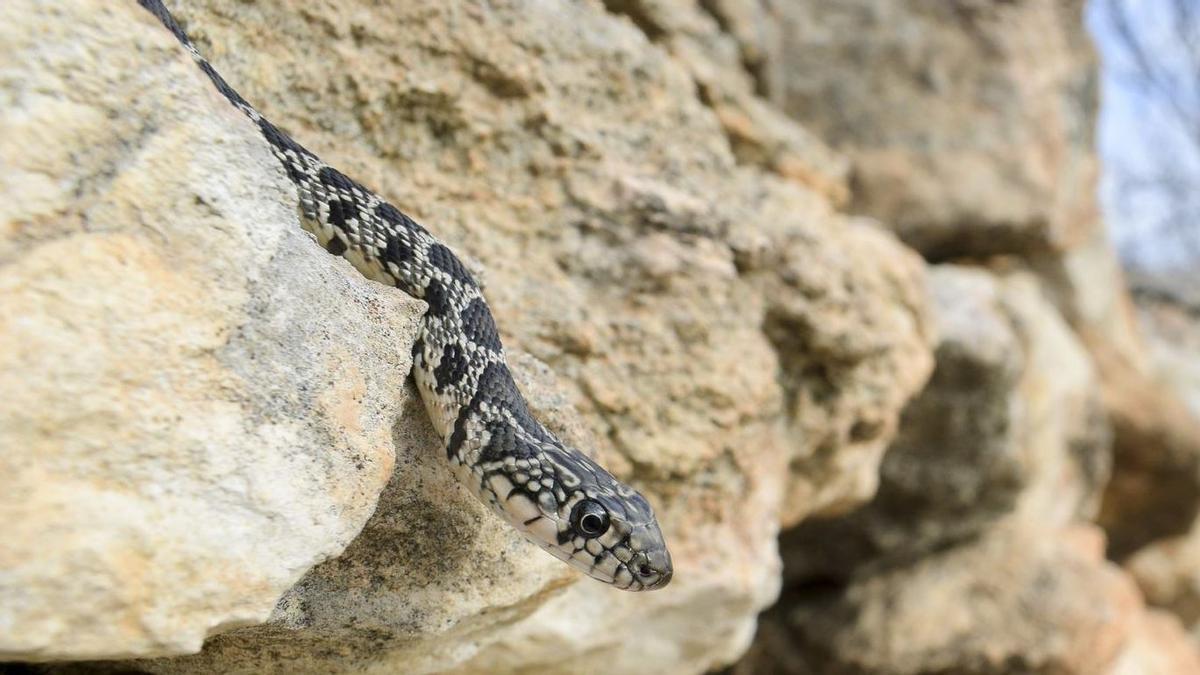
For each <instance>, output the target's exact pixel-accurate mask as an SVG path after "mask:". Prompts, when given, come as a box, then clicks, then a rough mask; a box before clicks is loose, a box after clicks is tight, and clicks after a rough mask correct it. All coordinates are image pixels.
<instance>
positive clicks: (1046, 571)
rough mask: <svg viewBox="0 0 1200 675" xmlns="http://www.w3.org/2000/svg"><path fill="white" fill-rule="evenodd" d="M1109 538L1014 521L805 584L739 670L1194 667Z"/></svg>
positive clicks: (1197, 660)
mask: <svg viewBox="0 0 1200 675" xmlns="http://www.w3.org/2000/svg"><path fill="white" fill-rule="evenodd" d="M1030 527H1031V528H1032V529H1029V528H1030ZM1103 548H1104V543H1103V535H1101V534H1100V532H1099V531H1098V530H1096V529H1095V528H1092V527H1089V526H1074V527H1070V528H1067V529H1065V530H1054V529H1039V528H1038V527H1037V526H1036V525H1032V524H1030V525H1021V524H1019V523H1017V522H1005V523H1002V524H1000V525H999V526H997V527H995V528H992V529H991V530H990V531H989V532H988V533H987V534H986V535H985V536H984V537H982V538H980V539H979V540H977V541H974V542H972V543H970V544H967V545H965V546H959V547H954V548H951V549H949V550H947V551H943V552H937V553H933V554H931V555H928V556H926V557H923V558H921V559H920V560H919V561H917V562H915V563H914V564H912V565H911V566H901V567H897V568H893V569H888V570H885V571H882V572H879V573H877V574H871V575H863V576H861V577H859V578H857V579H855V580H854V581H853V582H851V583H850V584H849V585H848V586H847V587H846V588H844V589H839V590H838V592H833V593H831V592H828V591H823V590H822V587H820V586H811V587H800V588H797V589H795V590H794V591H792V592H790V593H789V596H788V598H789V600H790V602H789V603H787V606H790V607H791V609H790V610H788V611H786V612H785V613H783V614H782V616H780V617H779V618H778V619H777V620H773V621H769V622H768V624H767V625H768V626H770V629H769V631H768V632H766V635H767V636H768V637H767V638H766V639H765V640H760V642H759V644H758V645H757V646H756V648H755V649H754V650H752V651H751V653H750V655H749V656H748V657H747V659H746V661H744V662H743V663H742V664H739V666H738V669H737V670H736V671H735V672H739V673H741V672H745V673H759V672H778V673H829V674H831V675H833V674H840V673H878V674H880V675H886V674H891V673H904V674H906V675H910V674H911V675H915V674H918V673H928V674H933V673H946V672H954V673H964V674H971V675H976V674H979V675H982V674H985V673H986V674H993V673H994V674H996V675H1000V674H1003V673H1044V674H1046V675H1051V674H1053V675H1063V674H1078V675H1091V674H1095V673H1114V674H1115V673H1129V672H1139V673H1162V674H1163V675H1166V674H1169V673H1188V672H1196V668H1198V667H1200V657H1198V656H1197V655H1196V653H1195V651H1194V650H1192V649H1190V648H1188V646H1187V645H1186V643H1185V642H1184V641H1183V640H1181V638H1182V631H1181V630H1180V628H1179V624H1178V622H1177V621H1176V620H1175V619H1174V618H1172V617H1168V616H1165V615H1162V614H1159V613H1155V612H1147V611H1146V610H1145V608H1144V607H1143V606H1142V604H1141V598H1140V596H1139V595H1138V593H1137V589H1136V587H1135V586H1134V585H1133V583H1132V581H1131V580H1130V579H1129V578H1128V577H1127V576H1125V575H1123V574H1122V573H1121V572H1120V569H1119V568H1117V567H1116V566H1114V565H1112V564H1111V563H1107V562H1105V561H1104V560H1103Z"/></svg>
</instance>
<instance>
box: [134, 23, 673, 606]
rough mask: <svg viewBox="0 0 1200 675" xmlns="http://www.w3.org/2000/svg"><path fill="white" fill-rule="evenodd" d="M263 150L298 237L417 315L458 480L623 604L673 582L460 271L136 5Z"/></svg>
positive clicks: (421, 361) (653, 527)
mask: <svg viewBox="0 0 1200 675" xmlns="http://www.w3.org/2000/svg"><path fill="white" fill-rule="evenodd" d="M139 3H140V4H141V6H142V7H144V8H145V9H147V10H149V11H150V13H151V14H153V15H154V16H155V17H157V18H158V20H159V21H160V22H162V24H163V25H164V26H165V27H166V28H167V29H168V30H170V31H171V33H172V34H174V36H175V37H176V38H177V39H178V40H179V42H180V43H181V44H182V45H183V47H184V48H185V49H186V50H187V51H188V53H189V54H190V55H191V57H192V59H193V60H194V61H195V62H196V64H197V65H198V66H199V67H200V69H201V70H202V71H204V74H205V75H207V76H208V79H209V80H211V81H212V84H213V85H214V86H215V87H216V89H217V91H218V92H219V93H220V94H221V95H222V96H223V97H224V98H225V99H227V100H228V101H229V102H230V103H231V104H233V105H234V106H235V107H236V108H237V109H238V110H240V111H241V112H242V113H244V114H245V116H246V117H247V118H248V119H249V120H250V122H251V123H253V124H254V125H255V127H256V128H257V129H258V131H259V132H260V133H261V134H262V136H263V138H264V139H266V141H267V143H268V145H269V146H270V148H271V152H272V154H274V156H275V158H276V159H277V160H279V163H280V165H282V168H283V172H284V173H285V174H286V175H287V178H288V179H289V180H290V181H291V182H292V183H293V184H294V185H295V186H296V192H297V194H298V196H299V203H298V205H297V206H298V209H299V211H300V215H301V221H302V222H303V224H304V227H305V229H307V230H308V231H309V232H311V233H313V234H314V235H315V236H316V237H317V240H318V241H319V242H320V243H321V244H322V245H323V246H324V247H325V248H326V250H328V251H329V252H330V253H333V254H335V255H341V256H343V257H345V258H346V259H347V260H349V261H350V263H351V264H353V265H354V266H355V267H356V268H357V269H358V270H359V271H360V272H362V273H363V274H364V275H366V276H367V277H369V278H372V279H375V280H377V281H381V282H383V283H387V284H389V285H393V286H395V287H397V288H399V289H400V290H402V291H404V292H405V293H407V294H409V295H411V296H413V297H416V298H420V299H422V300H424V301H425V303H426V304H427V305H428V310H427V311H426V313H425V316H424V319H423V321H422V326H421V331H420V334H419V337H418V339H417V341H416V344H415V345H414V346H413V374H414V377H415V379H416V383H417V388H418V390H419V391H420V393H421V398H422V399H423V401H424V403H425V409H426V411H428V413H429V417H430V419H431V420H432V422H433V426H434V428H435V429H436V430H437V431H438V433H439V434H440V435H441V437H442V439H443V441H444V444H445V451H446V458H447V460H448V461H449V463H450V465H451V467H452V468H453V471H454V473H455V475H456V476H457V477H458V479H459V480H460V481H461V482H462V483H463V484H464V485H465V486H466V487H467V488H468V489H469V490H470V491H471V493H472V494H474V495H475V496H476V497H478V498H479V499H480V500H481V501H482V502H483V503H484V504H486V505H487V506H488V507H490V509H491V510H492V511H493V512H494V513H496V514H497V515H498V516H500V518H502V519H503V520H505V521H507V522H508V523H509V524H510V525H512V526H513V527H514V528H516V530H517V531H519V532H520V533H521V534H522V535H524V536H525V538H527V539H529V540H530V541H532V542H533V543H535V544H537V545H538V546H540V547H542V548H543V549H545V550H546V551H548V552H549V553H550V554H551V555H553V556H555V557H556V558H559V559H560V560H563V561H564V562H566V563H568V564H569V565H571V566H572V567H574V568H576V569H578V570H580V571H582V572H584V573H585V574H587V575H589V576H591V577H592V578H594V579H598V580H600V581H603V582H606V583H609V584H612V585H613V586H615V587H617V588H620V589H625V590H632V591H640V590H649V589H656V588H662V587H663V586H665V585H667V583H668V582H669V581H670V580H671V573H672V567H671V556H670V554H669V553H668V551H667V547H666V543H665V542H664V540H663V536H662V532H661V530H660V529H659V526H658V522H657V520H656V519H655V517H654V512H653V510H652V509H651V508H650V504H649V503H648V502H647V501H646V499H645V498H644V497H642V495H640V494H638V493H637V492H636V491H635V490H634V489H633V488H631V487H629V486H628V485H625V484H624V483H622V482H620V481H619V480H617V479H616V478H614V477H613V476H612V475H611V474H610V473H608V471H606V470H605V469H604V468H603V467H601V466H600V465H599V464H597V463H596V462H594V461H592V460H591V459H590V458H588V457H587V456H586V455H583V454H582V453H580V452H579V451H578V450H575V449H573V448H571V447H569V446H567V445H565V444H564V443H563V442H561V441H560V440H559V439H558V438H556V437H555V436H554V434H552V433H551V432H550V431H549V430H547V429H546V428H545V427H544V426H543V425H542V424H541V423H540V422H538V421H537V420H536V419H535V418H534V416H533V415H532V414H531V413H530V411H529V406H528V404H527V403H526V401H525V398H524V397H523V396H522V395H521V393H520V391H519V390H518V389H517V385H516V383H515V382H514V381H513V377H512V374H511V372H510V371H509V368H508V365H507V363H506V361H505V356H504V348H503V347H502V346H501V344H500V338H499V335H498V333H497V329H496V323H495V321H494V319H493V318H492V312H491V310H490V309H489V308H488V304H487V301H486V300H485V299H484V297H483V293H482V292H481V290H480V288H479V285H478V284H477V283H476V282H475V280H474V279H473V278H472V277H471V275H470V274H469V273H468V272H467V270H466V268H465V267H464V266H463V264H462V262H461V261H460V260H459V259H458V257H457V256H456V255H454V253H453V252H452V251H451V250H450V249H449V248H448V247H447V246H446V245H445V244H443V243H441V242H439V241H438V240H437V239H435V238H434V237H433V236H432V235H431V234H429V232H428V231H426V230H425V228H423V227H422V226H421V225H419V224H417V223H416V222H415V221H414V220H413V219H412V218H409V217H408V216H406V215H405V214H403V213H401V212H400V210H399V209H397V208H396V207H394V206H392V205H391V204H389V203H388V202H387V201H385V200H384V199H382V198H381V197H379V196H378V195H377V194H375V193H374V192H372V191H371V190H369V189H367V188H366V187H364V186H362V185H361V184H359V183H358V182H356V181H354V180H353V179H351V178H349V177H347V176H346V175H345V174H343V173H341V172H339V171H338V170H337V169H334V168H333V167H331V166H329V165H328V164H326V163H324V162H323V161H321V160H320V159H319V158H318V157H317V156H316V155H314V154H313V153H311V152H309V151H308V150H306V149H305V148H304V147H303V146H301V145H300V144H299V143H297V142H296V141H294V140H292V138H291V137H289V136H288V135H287V134H285V133H283V132H282V131H280V129H279V128H278V127H276V126H275V125H274V124H271V122H269V121H268V120H267V119H266V118H265V117H263V116H262V115H261V114H260V113H259V112H258V111H257V110H255V109H254V108H253V107H252V106H251V105H250V104H249V103H247V102H246V100H245V99H243V98H242V97H241V96H240V95H239V94H238V93H237V92H236V91H234V90H233V88H231V87H230V86H229V85H228V84H227V83H226V82H225V80H224V79H223V78H222V77H221V76H220V75H219V74H218V73H217V72H216V70H214V69H213V67H212V65H211V64H209V62H208V61H207V60H205V59H204V58H203V57H202V56H201V55H200V53H199V52H198V51H197V50H196V47H195V46H194V45H193V44H192V42H191V40H190V39H189V38H188V36H187V34H186V33H185V32H184V31H183V29H182V28H180V26H179V24H178V23H177V22H176V21H175V19H174V17H172V16H171V13H170V12H168V11H167V9H166V7H164V6H163V4H162V2H160V1H159V0H139Z"/></svg>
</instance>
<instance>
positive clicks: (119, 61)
mask: <svg viewBox="0 0 1200 675" xmlns="http://www.w3.org/2000/svg"><path fill="white" fill-rule="evenodd" d="M131 4H132V3H131ZM144 14H145V12H143V11H141V10H139V9H138V8H137V7H136V5H132V6H124V5H121V6H109V3H100V2H95V3H88V2H75V3H71V4H70V5H63V6H61V7H59V8H56V9H55V10H54V11H46V8H45V7H44V6H43V7H40V8H39V6H38V3H33V2H15V3H5V4H4V5H3V7H0V45H3V48H2V49H0V72H3V73H4V75H3V80H4V86H3V88H2V89H0V101H3V105H2V106H0V130H2V131H0V165H3V166H4V171H3V177H2V178H0V181H2V186H0V192H2V193H3V194H4V198H3V199H0V392H3V398H2V400H0V523H3V525H2V526H0V527H2V530H0V533H2V535H3V536H0V658H4V659H14V658H19V659H55V658H83V657H122V656H146V655H154V654H165V653H181V652H190V651H196V650H198V649H199V648H200V645H201V642H202V640H203V639H204V638H205V637H206V636H207V635H209V634H211V633H212V632H215V631H220V630H227V629H229V628H232V627H235V626H239V625H245V624H251V623H258V622H261V621H264V620H265V619H266V618H267V617H268V615H269V614H270V613H271V611H272V609H273V608H274V607H275V604H276V601H277V600H278V599H279V596H280V595H281V594H282V593H283V592H284V591H285V590H287V589H288V588H289V587H290V586H291V585H292V584H294V583H295V582H296V581H297V580H298V579H299V578H300V576H301V575H302V574H304V572H306V571H307V570H308V569H309V568H310V567H312V566H313V565H314V564H316V563H318V562H320V561H322V560H325V559H327V558H329V557H331V556H334V555H337V554H338V553H340V552H341V551H342V550H343V549H344V548H345V546H346V545H347V544H348V543H349V542H350V541H351V540H352V539H353V538H354V537H355V536H356V535H357V534H358V533H359V530H360V529H361V528H362V526H363V524H364V523H365V522H366V520H367V518H368V517H369V516H370V515H371V513H372V511H373V510H374V509H375V505H376V500H377V498H378V496H379V494H380V491H381V490H382V489H383V487H384V486H385V484H387V482H388V479H389V477H390V476H391V475H392V473H393V465H394V463H395V448H396V444H394V442H393V435H392V424H393V422H394V420H395V419H396V417H397V415H398V414H399V413H400V411H401V410H402V409H404V408H406V407H408V406H410V405H411V400H412V393H411V391H410V390H408V389H406V388H405V386H404V382H405V377H406V374H407V373H408V370H409V367H410V357H409V348H408V347H409V345H410V344H411V343H412V341H413V340H414V339H415V336H416V330H417V326H418V321H419V317H420V315H421V314H422V313H423V311H424V307H423V304H422V303H420V302H417V301H413V300H411V299H409V298H406V297H403V296H401V295H399V294H396V293H394V292H389V291H388V290H387V289H383V288H381V287H379V286H377V285H373V284H370V283H367V282H366V281H365V280H363V279H362V278H361V276H360V275H358V274H356V273H355V272H354V271H353V270H351V269H350V267H349V266H348V265H347V264H344V263H342V262H340V261H337V260H335V259H334V258H332V257H331V256H329V255H327V254H325V253H324V252H323V251H321V250H320V249H319V248H317V247H316V246H315V244H314V243H313V242H312V241H311V240H310V239H309V238H308V237H307V236H306V235H304V234H303V233H302V232H301V231H300V229H299V222H298V218H297V214H296V213H295V211H294V209H292V208H289V207H288V206H287V204H288V203H289V202H290V201H291V200H294V198H295V197H294V194H293V193H292V190H291V187H290V186H289V184H288V183H287V182H286V180H285V179H284V177H283V176H282V174H281V173H280V172H279V171H278V170H277V169H276V168H275V166H274V165H273V160H272V158H271V156H270V154H269V152H268V150H267V147H266V144H265V143H264V142H263V141H262V139H260V138H258V137H257V136H256V134H254V133H253V132H252V131H251V130H250V129H248V128H246V127H245V126H238V125H237V124H233V123H231V122H233V121H234V120H236V116H235V115H232V114H229V113H228V111H226V110H222V109H220V108H219V107H218V106H219V102H218V101H217V100H215V98H214V97H213V96H212V95H211V94H210V93H209V92H207V91H206V90H205V89H204V86H203V78H202V77H201V76H199V74H198V72H197V71H196V69H195V68H194V66H192V65H191V64H190V63H188V62H187V61H186V59H183V58H180V55H179V53H178V49H177V48H176V47H175V45H174V44H173V43H172V40H171V39H170V36H164V35H163V34H162V33H161V32H156V31H152V30H150V26H151V24H150V22H148V21H145V18H146V17H145V16H144ZM68 17H69V18H68ZM403 440H404V443H403V444H402V446H401V447H403V449H404V451H405V452H406V453H407V454H410V455H416V456H422V455H425V454H427V453H429V452H431V451H432V450H433V449H434V448H435V447H436V440H435V439H433V438H432V437H431V436H430V434H429V433H428V432H424V433H422V434H418V435H416V436H415V437H405V438H404V439H403ZM439 489H440V490H441V491H442V494H443V495H445V494H447V490H446V487H444V486H442V487H440V488H439ZM449 494H453V492H452V491H451V492H449Z"/></svg>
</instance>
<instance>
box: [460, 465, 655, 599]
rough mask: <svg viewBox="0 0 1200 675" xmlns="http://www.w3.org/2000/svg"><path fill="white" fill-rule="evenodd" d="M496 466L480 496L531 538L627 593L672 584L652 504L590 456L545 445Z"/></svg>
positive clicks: (564, 559) (486, 479) (576, 566)
mask: <svg viewBox="0 0 1200 675" xmlns="http://www.w3.org/2000/svg"><path fill="white" fill-rule="evenodd" d="M494 466H495V470H494V471H493V472H491V473H490V474H489V475H488V476H487V478H485V479H484V481H482V482H483V489H484V491H485V492H486V493H488V494H486V495H481V496H482V497H483V498H484V501H485V502H489V503H490V504H491V505H492V506H493V510H494V511H495V512H496V513H497V514H498V515H499V516H500V517H501V518H503V519H505V520H507V521H508V522H509V523H510V524H512V526H513V527H515V528H516V529H517V530H518V531H520V532H521V534H523V535H524V536H525V538H526V539H529V540H530V541H532V542H533V543H535V544H537V545H538V546H540V547H541V548H542V549H544V550H546V551H547V552H549V553H550V554H551V555H553V556H554V557H556V558H558V559H559V560H562V561H563V562H565V563H567V564H568V565H570V566H571V567H574V568H575V569H577V570H579V571H581V572H583V573H584V574H586V575H588V576H590V577H592V578H593V579H598V580H599V581H603V582H605V583H608V584H612V585H613V586H615V587H617V588H620V589H622V590H629V591H648V590H654V589H658V588H662V587H664V586H666V585H667V583H668V582H670V581H671V574H672V567H671V554H670V553H669V552H668V551H667V544H666V541H665V540H664V538H663V534H662V530H661V529H659V526H658V521H657V520H656V519H655V517H654V510H653V509H652V508H651V507H650V503H649V502H647V501H646V498H645V497H643V496H642V495H641V494H639V493H638V492H637V491H636V490H634V489H633V488H631V487H629V486H628V485H626V484H624V483H622V482H620V481H618V480H617V479H616V478H614V477H613V476H612V475H611V474H609V473H608V472H607V471H605V470H604V468H603V467H601V466H600V465H599V464H597V463H596V462H594V461H592V460H591V459H590V458H588V457H587V456H585V455H583V454H581V453H579V452H578V451H575V450H569V449H567V448H564V447H561V446H558V445H557V444H554V445H544V446H542V447H540V448H538V451H536V452H532V453H530V454H528V455H526V456H525V457H522V458H521V459H506V460H505V461H503V462H500V463H497V464H496V465H494Z"/></svg>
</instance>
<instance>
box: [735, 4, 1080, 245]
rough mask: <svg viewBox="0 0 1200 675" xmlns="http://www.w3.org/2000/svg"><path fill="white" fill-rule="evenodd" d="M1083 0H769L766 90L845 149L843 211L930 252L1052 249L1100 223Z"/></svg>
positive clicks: (745, 22) (1077, 239)
mask: <svg viewBox="0 0 1200 675" xmlns="http://www.w3.org/2000/svg"><path fill="white" fill-rule="evenodd" d="M747 4H751V3H746V2H733V1H730V0H727V1H726V2H724V3H718V5H719V6H720V5H724V6H731V5H732V6H739V7H740V6H744V5H747ZM1083 4H1084V3H1083V1H1082V0H1070V1H1068V2H987V1H981V0H950V1H947V2H926V3H915V4H914V3H905V2H890V1H888V0H849V1H846V2H793V3H778V4H774V3H771V5H770V6H771V9H770V10H767V9H764V10H762V11H763V12H767V11H771V12H773V14H774V17H773V18H774V19H775V20H776V21H777V22H778V23H779V25H778V27H777V28H775V31H774V32H775V34H777V35H778V36H780V37H779V38H778V40H777V42H776V47H775V49H774V51H773V53H769V54H768V56H767V57H766V58H765V59H764V63H763V65H762V67H761V71H763V75H762V81H763V88H764V89H766V91H767V95H768V96H769V97H770V98H771V99H772V100H774V101H775V102H777V103H778V104H779V105H780V106H781V107H782V108H783V109H784V110H785V111H787V112H788V113H789V114H790V115H792V116H793V117H795V118H797V119H799V120H801V121H802V122H803V123H804V124H805V126H807V127H809V128H810V129H812V130H814V131H815V132H816V133H817V135H818V136H819V137H820V138H822V139H823V140H824V141H825V142H827V143H829V144H831V145H832V146H833V147H834V148H836V149H838V150H841V151H843V152H845V153H846V154H848V155H849V157H850V160H851V169H850V171H851V185H852V197H851V203H850V209H851V210H853V211H856V212H861V213H866V214H870V215H873V216H875V217H878V218H881V219H883V220H884V221H885V222H888V223H890V224H892V225H893V226H894V227H895V228H896V229H897V232H899V233H900V236H901V237H902V238H903V239H904V240H905V241H906V242H908V243H910V244H911V245H912V246H914V247H915V248H917V249H918V250H920V251H921V252H922V253H924V254H925V255H926V256H927V257H931V258H934V259H946V258H948V257H951V256H984V255H994V254H998V253H1015V254H1028V253H1031V252H1037V251H1046V250H1062V249H1065V248H1068V247H1070V246H1072V245H1074V244H1075V243H1077V242H1081V241H1083V240H1086V238H1087V237H1088V236H1090V234H1091V233H1092V231H1093V230H1094V227H1095V224H1096V216H1097V209H1096V200H1095V190H1094V186H1095V179H1096V173H1097V167H1098V163H1097V161H1096V157H1095V151H1094V147H1093V142H1092V125H1093V121H1094V116H1095V109H1096V92H1095V90H1096V80H1097V76H1096V62H1095V56H1094V54H1093V52H1092V50H1091V48H1090V45H1089V44H1088V38H1087V34H1086V32H1085V30H1084V27H1083V23H1082V21H1081V15H1082V10H1083ZM727 15H728V16H730V17H731V20H734V21H735V22H736V23H737V24H739V25H743V26H747V25H748V20H749V16H748V13H747V12H742V15H743V17H744V18H742V19H740V20H737V19H736V17H737V16H738V13H736V12H727ZM751 25H761V23H759V24H751ZM741 32H742V34H744V35H747V36H751V35H755V34H756V33H752V32H750V31H749V30H747V29H743V30H742V31H741Z"/></svg>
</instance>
